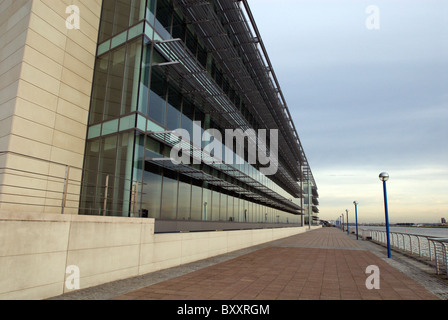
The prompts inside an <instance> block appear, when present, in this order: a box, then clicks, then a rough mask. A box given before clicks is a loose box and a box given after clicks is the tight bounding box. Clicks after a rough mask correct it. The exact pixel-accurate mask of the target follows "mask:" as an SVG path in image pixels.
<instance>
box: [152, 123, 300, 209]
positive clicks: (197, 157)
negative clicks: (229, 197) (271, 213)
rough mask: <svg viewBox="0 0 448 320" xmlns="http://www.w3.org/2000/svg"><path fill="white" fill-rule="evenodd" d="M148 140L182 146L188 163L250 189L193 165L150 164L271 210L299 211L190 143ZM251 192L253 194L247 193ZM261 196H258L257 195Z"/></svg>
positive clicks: (166, 134) (171, 137)
mask: <svg viewBox="0 0 448 320" xmlns="http://www.w3.org/2000/svg"><path fill="white" fill-rule="evenodd" d="M147 134H148V135H149V136H152V137H154V138H156V139H157V140H159V141H161V142H163V143H165V144H166V145H169V146H171V147H173V146H175V145H178V146H181V147H182V148H183V149H182V150H183V151H186V150H189V154H188V156H189V157H190V159H191V160H192V161H190V163H203V162H205V163H206V164H208V165H209V166H210V167H212V168H214V169H216V170H218V171H220V172H221V173H223V174H225V175H227V176H230V177H233V178H235V179H237V180H238V181H240V182H241V183H242V184H243V185H247V186H249V187H250V188H244V187H242V186H238V185H236V184H233V183H230V182H228V181H225V179H224V177H223V178H218V177H216V176H213V175H211V174H208V173H206V172H204V171H202V170H200V169H199V168H198V169H197V168H195V167H194V164H193V165H188V164H182V163H176V162H175V161H174V159H170V158H152V159H150V160H149V162H151V163H154V164H157V165H159V166H162V167H164V168H167V169H169V170H172V171H175V172H179V173H181V174H184V175H186V176H189V177H191V178H195V179H197V180H201V181H206V182H207V183H209V184H211V185H215V186H219V187H221V188H223V189H225V190H229V191H233V192H236V193H238V194H243V195H245V196H246V197H248V198H252V199H255V200H257V201H259V202H262V203H265V204H269V205H271V206H274V207H277V208H279V209H283V210H287V211H289V212H291V211H294V213H296V214H297V211H302V208H301V207H300V206H298V205H297V204H295V203H293V202H292V201H290V200H288V199H286V198H284V197H283V196H281V195H279V194H278V193H276V192H275V191H273V190H271V189H269V188H268V187H267V186H265V185H264V184H262V183H261V182H259V181H257V180H255V179H254V178H252V177H250V176H248V175H246V174H245V173H243V172H242V171H240V170H238V169H237V168H235V167H233V166H231V165H229V164H226V163H224V162H222V161H219V159H217V158H215V157H213V156H212V155H210V154H209V153H207V152H205V151H203V150H201V148H200V147H198V146H195V145H194V144H192V143H191V142H190V141H187V140H184V139H182V138H181V137H179V136H177V135H175V134H174V133H172V132H170V131H163V132H147ZM251 188H252V189H254V190H253V191H252V190H250V189H251ZM255 190H256V191H255ZM260 193H261V194H260Z"/></svg>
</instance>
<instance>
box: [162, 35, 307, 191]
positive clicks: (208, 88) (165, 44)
mask: <svg viewBox="0 0 448 320" xmlns="http://www.w3.org/2000/svg"><path fill="white" fill-rule="evenodd" d="M155 46H156V48H157V49H158V50H159V52H160V53H161V54H162V55H164V56H165V58H166V59H167V60H168V61H170V62H177V63H168V64H163V65H162V66H161V67H163V68H170V74H172V73H173V71H174V72H176V73H177V74H178V75H179V76H180V77H179V78H180V79H182V81H184V82H188V84H189V85H190V86H191V88H192V90H194V91H195V92H197V93H198V94H201V95H202V98H203V100H204V101H206V102H207V103H208V104H209V105H210V106H212V107H210V108H214V109H215V110H216V111H217V112H219V114H220V117H221V118H222V119H223V120H224V121H225V124H222V125H223V127H226V128H229V127H235V126H237V127H238V128H241V129H242V130H247V129H249V128H250V125H249V124H248V122H247V120H246V119H245V118H244V116H243V115H242V114H241V112H240V111H239V110H238V109H237V108H236V107H235V106H234V104H233V103H232V102H231V101H230V100H229V98H228V97H227V95H226V94H224V93H223V92H222V90H221V89H220V88H219V87H217V85H216V84H215V82H214V81H213V80H212V79H210V76H209V74H208V73H207V71H206V70H205V69H204V68H203V67H202V66H201V65H200V64H199V63H198V62H197V60H196V59H195V57H194V56H193V55H192V54H191V53H190V52H189V50H188V48H186V47H185V44H184V43H183V42H182V41H180V39H171V40H165V41H157V42H155ZM279 133H280V132H279ZM252 142H253V143H260V141H259V140H257V141H252ZM279 149H280V146H279ZM276 161H277V162H278V173H277V176H278V180H279V181H282V182H285V181H286V182H287V183H284V187H285V188H286V189H288V190H290V192H291V193H292V194H293V195H294V196H296V197H300V195H301V189H300V187H299V185H298V184H297V180H295V179H294V178H293V177H292V176H291V174H290V173H289V172H288V171H287V170H286V168H285V167H284V166H283V165H282V163H281V162H280V161H278V159H277V160H276Z"/></svg>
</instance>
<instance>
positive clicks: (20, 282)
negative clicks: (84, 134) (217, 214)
mask: <svg viewBox="0 0 448 320" xmlns="http://www.w3.org/2000/svg"><path fill="white" fill-rule="evenodd" d="M307 230H308V228H307V227H296V228H279V229H259V230H241V231H226V232H199V233H172V234H154V220H153V219H129V218H115V217H93V216H77V215H54V214H23V213H0V299H45V298H49V297H54V296H58V295H61V294H63V293H66V292H70V291H72V290H76V289H77V288H76V285H77V283H79V289H85V288H88V287H92V286H96V285H100V284H104V283H107V282H111V281H116V280H120V279H126V278H130V277H134V276H138V275H142V274H146V273H150V272H154V271H157V270H161V269H165V268H170V267H174V266H179V265H181V264H185V263H189V262H193V261H197V260H201V259H205V258H209V257H212V256H216V255H220V254H224V253H227V252H231V251H234V250H239V249H243V248H247V247H250V246H254V245H258V244H261V243H264V242H269V241H272V240H276V239H281V238H284V237H288V236H291V235H295V234H298V233H301V232H305V231H307ZM78 271H79V278H76V276H77V275H78ZM74 287H75V288H74Z"/></svg>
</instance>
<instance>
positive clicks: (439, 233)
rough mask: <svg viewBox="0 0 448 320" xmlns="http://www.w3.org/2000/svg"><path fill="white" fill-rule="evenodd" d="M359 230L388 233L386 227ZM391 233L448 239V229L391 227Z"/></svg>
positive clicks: (364, 227) (363, 227)
mask: <svg viewBox="0 0 448 320" xmlns="http://www.w3.org/2000/svg"><path fill="white" fill-rule="evenodd" d="M350 228H353V226H350ZM358 229H359V230H361V229H364V230H381V231H386V227H377V226H358ZM389 231H390V232H401V233H408V234H416V235H421V236H429V237H438V238H448V228H425V227H411V226H403V227H390V228H389Z"/></svg>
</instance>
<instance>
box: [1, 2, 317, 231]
mask: <svg viewBox="0 0 448 320" xmlns="http://www.w3.org/2000/svg"><path fill="white" fill-rule="evenodd" d="M58 5H59V7H60V8H58V7H57V6H56V7H54V6H53V3H51V6H50V2H48V1H14V2H11V1H2V6H3V7H5V9H6V10H2V12H3V15H4V16H5V17H4V18H3V20H2V21H6V19H5V18H6V17H10V15H9V14H10V13H12V17H13V19H11V18H10V19H9V20H8V23H4V24H3V25H2V29H3V30H4V31H3V32H2V34H3V36H2V37H3V39H4V41H2V43H4V44H5V45H3V46H2V49H1V50H2V53H3V55H2V57H5V59H3V60H2V62H1V64H2V67H3V68H2V70H5V71H6V72H3V73H2V79H5V80H6V81H2V86H3V87H4V88H3V90H2V92H3V94H2V100H1V102H2V111H3V112H2V129H3V130H2V138H1V139H2V144H1V146H2V148H1V151H2V152H3V154H2V158H3V160H2V161H4V162H6V161H8V164H9V165H6V163H5V165H4V167H6V168H9V169H10V170H12V169H14V170H18V171H16V172H15V173H16V175H15V176H14V175H13V173H12V172H6V175H5V174H3V176H4V177H3V178H4V179H5V183H3V190H6V191H9V192H3V193H4V195H2V199H3V202H2V206H4V207H7V206H14V205H17V204H22V205H23V206H22V207H24V208H27V209H28V210H29V209H30V207H31V208H32V210H36V207H39V208H37V210H39V211H41V210H43V211H44V212H58V211H59V210H62V211H65V212H66V213H67V212H70V213H79V214H81V215H104V216H126V217H142V216H143V217H150V218H155V219H157V221H159V220H160V221H165V222H167V221H176V225H179V222H180V221H185V222H187V221H190V222H191V221H221V222H244V223H256V224H257V223H271V224H279V223H280V224H282V223H292V224H302V223H303V221H302V215H305V217H309V216H310V212H309V208H308V203H310V201H311V202H312V203H313V204H314V205H316V204H317V202H316V201H317V200H316V198H317V193H315V192H313V193H312V199H311V198H309V197H308V196H307V194H309V192H308V191H307V188H308V187H307V186H308V184H309V183H310V184H311V185H312V188H313V190H315V189H316V183H315V181H314V179H313V177H312V174H311V171H310V167H309V164H308V162H307V159H306V156H305V153H304V151H303V149H302V146H301V143H300V140H299V137H298V134H297V132H296V129H295V127H294V123H293V121H292V119H291V116H290V114H289V111H288V108H287V105H286V101H285V100H284V97H283V94H282V91H281V89H280V87H279V83H278V81H277V78H276V76H275V73H274V70H273V66H272V65H271V63H270V61H269V57H268V55H267V52H266V50H265V47H264V46H263V42H262V39H261V36H260V34H259V32H258V30H257V27H256V25H255V22H254V20H253V17H252V15H251V12H250V9H249V6H248V3H247V1H197V0H190V1H186V0H185V1H175V0H172V1H171V0H152V1H143V0H133V1H124V0H106V1H99V0H98V1H94V2H93V3H92V2H91V1H90V2H89V4H88V6H87V3H86V2H85V1H79V3H78V5H77V7H78V8H79V10H78V12H76V11H71V10H73V9H72V8H70V9H69V10H67V7H66V5H67V4H65V3H63V2H60V3H59V4H58ZM58 9H59V10H58ZM14 10H15V11H14ZM58 13H59V16H58ZM69 14H78V15H79V17H80V21H79V22H78V28H79V29H75V24H74V23H75V22H76V21H75V18H76V17H74V18H72V19H71V20H70V19H69V18H68V17H69ZM24 17H27V19H29V20H27V19H25V18H24ZM14 19H15V20H14ZM67 23H73V25H72V28H69V27H68V26H66V24H67ZM14 50H15V51H14ZM8 69H9V70H8ZM295 103H299V102H295ZM176 129H184V130H185V131H184V132H187V133H188V135H187V136H184V137H181V138H179V136H178V135H175V134H174V133H173V131H174V130H176ZM209 129H215V130H218V132H220V133H221V136H222V138H224V136H225V132H226V131H225V130H233V132H234V133H235V135H236V134H237V133H238V132H237V130H238V129H239V130H240V131H242V132H243V133H245V134H246V133H248V132H252V131H249V130H250V129H253V130H254V131H253V132H255V134H256V136H255V137H254V136H249V137H246V139H245V140H241V139H238V137H235V138H233V139H234V140H235V141H232V142H229V141H225V140H224V139H222V140H221V141H219V139H218V138H215V137H214V138H210V136H207V133H208V132H210V131H209ZM260 129H265V130H266V133H265V134H264V137H265V140H266V141H265V144H264V145H265V146H266V148H267V151H266V153H265V154H269V152H270V150H269V147H272V145H274V147H275V149H276V151H277V152H276V154H275V155H272V157H271V158H270V159H269V160H270V162H271V163H270V164H269V165H272V164H273V163H274V162H275V171H273V174H269V175H266V174H263V168H266V163H264V164H260V162H259V161H249V160H250V157H251V152H252V153H253V149H250V142H251V141H250V140H251V139H255V140H253V141H252V142H255V143H257V142H258V144H256V146H257V150H258V149H259V148H260V147H261V146H262V142H261V141H260V137H259V135H258V133H260V132H261V131H260ZM274 130H277V131H278V135H277V136H276V137H275V140H276V141H269V138H272V135H271V136H270V135H269V134H270V133H272V131H274ZM194 136H195V138H194V139H196V141H193V140H194V139H193V137H194ZM197 137H199V139H198V138H197ZM180 139H182V140H180ZM214 140H215V141H214ZM180 141H182V148H183V156H184V157H187V158H189V159H190V160H191V161H189V162H190V163H189V164H188V163H187V164H185V163H183V164H178V163H175V162H173V161H169V159H170V157H171V158H172V154H171V151H172V149H173V147H176V146H178V145H179V143H180ZM211 142H214V143H215V144H214V150H212V148H210V145H211V144H210V143H211ZM207 146H208V147H207ZM217 149H220V150H219V151H220V152H219V153H220V154H219V153H218V152H217ZM239 150H242V152H239ZM237 151H238V152H237ZM272 153H273V152H272ZM25 157H26V158H25ZM275 157H277V159H276V158H275ZM18 158H23V159H22V160H21V161H22V162H26V163H31V168H32V169H33V170H25V168H24V167H16V163H17V161H16V159H18ZM41 160H43V161H41ZM227 160H230V161H227ZM257 160H259V159H257ZM19 162H20V161H19ZM64 165H67V166H68V167H66V168H64ZM27 167H28V165H27ZM28 169H30V167H28ZM21 170H22V171H27V172H30V171H32V172H36V173H38V174H42V175H45V178H44V179H42V177H43V176H42V177H36V179H35V180H37V181H33V183H32V185H31V186H27V187H30V188H29V189H27V191H26V193H25V195H28V196H29V197H30V198H32V199H31V200H30V199H26V200H25V201H23V200H24V199H22V200H18V199H17V196H15V195H14V196H13V194H15V193H19V192H17V191H18V190H17V189H14V190H7V189H8V188H9V189H11V188H13V187H11V186H12V185H15V184H17V183H15V184H11V183H9V182H8V177H9V178H11V177H14V178H13V179H14V180H15V181H16V182H17V181H20V179H21V177H20V176H23V172H22V173H21V172H20V171H21ZM67 171H68V172H67ZM4 173H5V172H4ZM8 173H9V175H8ZM55 176H58V177H64V178H65V177H67V176H68V179H65V180H64V181H62V180H61V181H52V178H53V180H57V179H56V177H55ZM77 182H80V184H77ZM17 187H19V186H17ZM52 188H55V189H52ZM36 190H43V191H42V192H41V193H40V194H36ZM49 190H54V192H52V191H49ZM21 192H23V190H21ZM43 192H44V193H45V194H43ZM58 192H60V193H61V195H58ZM79 192H80V201H79V202H78V199H79V197H78V193H79ZM51 193H53V194H51ZM8 194H9V195H10V196H9V197H8ZM59 197H63V198H62V199H59ZM22 202H24V203H22ZM61 206H62V208H60V207H61ZM16 207H17V206H16ZM316 209H317V208H316V206H314V207H313V208H312V209H311V212H313V213H317V210H316ZM306 219H308V218H306ZM164 225H165V226H166V227H167V228H168V229H170V228H173V227H174V228H186V229H191V228H193V229H194V228H197V227H198V224H190V225H188V224H182V226H175V225H174V224H172V223H171V224H169V223H168V224H167V223H165V224H164ZM168 225H170V227H168ZM160 226H161V228H162V224H160ZM193 226H194V227H193ZM221 227H224V228H226V226H225V224H224V225H222V226H221ZM199 228H202V227H201V226H199ZM164 230H165V229H164Z"/></svg>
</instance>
